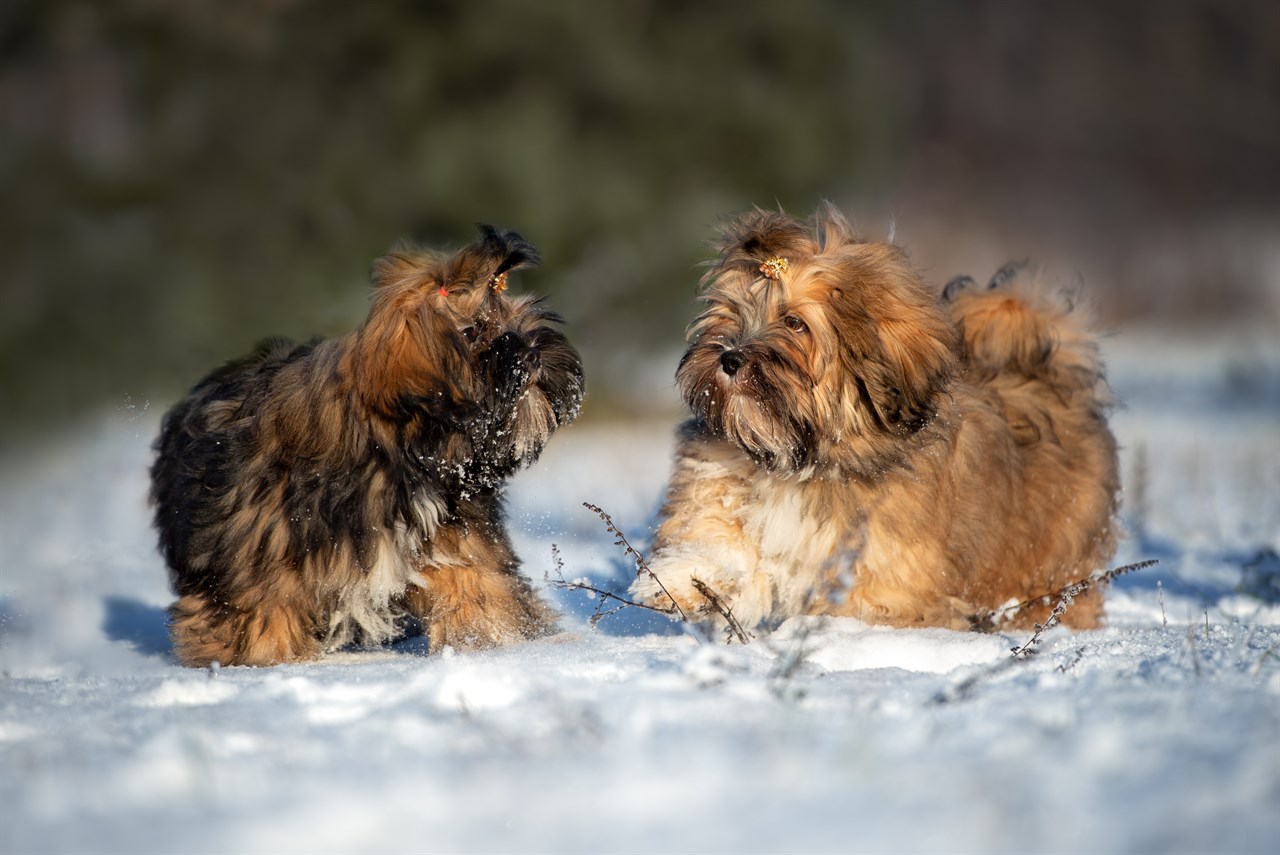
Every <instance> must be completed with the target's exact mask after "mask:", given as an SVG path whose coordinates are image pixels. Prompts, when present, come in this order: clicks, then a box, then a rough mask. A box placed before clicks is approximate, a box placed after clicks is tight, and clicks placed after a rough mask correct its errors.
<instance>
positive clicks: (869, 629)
mask: <svg viewBox="0 0 1280 855" xmlns="http://www.w3.org/2000/svg"><path fill="white" fill-rule="evenodd" d="M771 640H772V641H773V642H774V643H776V644H788V643H802V644H804V645H805V647H806V648H807V649H808V650H809V653H808V654H807V656H806V657H805V658H806V661H808V662H812V663H814V664H815V665H819V666H821V667H823V668H825V669H826V670H828V671H861V670H865V669H868V668H901V669H902V670H904V671H919V672H923V673H930V674H945V673H947V672H949V671H953V670H955V669H956V668H961V667H963V666H966V665H979V664H984V663H987V662H995V661H997V660H998V659H1000V658H1001V657H1003V656H1008V655H1009V646H1010V645H1009V640H1008V639H1007V638H1005V637H1003V636H1000V635H984V634H981V633H976V632H953V631H952V630H947V629H893V628H890V627H884V626H869V625H867V624H865V623H863V622H862V621H859V620H855V619H853V618H820V617H796V618H791V619H790V620H788V621H786V622H784V623H783V624H782V626H780V627H778V629H777V631H776V632H775V633H773V635H772V637H771Z"/></svg>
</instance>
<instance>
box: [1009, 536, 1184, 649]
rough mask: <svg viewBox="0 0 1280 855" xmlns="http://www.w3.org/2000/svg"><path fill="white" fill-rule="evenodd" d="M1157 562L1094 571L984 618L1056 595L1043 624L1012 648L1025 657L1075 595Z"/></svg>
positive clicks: (1152, 560)
mask: <svg viewBox="0 0 1280 855" xmlns="http://www.w3.org/2000/svg"><path fill="white" fill-rule="evenodd" d="M1158 563H1160V562H1158V561H1156V560H1154V559H1149V560H1147V561H1137V562H1135V563H1133V564H1125V565H1123V566H1121V567H1114V568H1112V569H1110V570H1106V571H1104V572H1102V573H1094V574H1093V575H1092V576H1090V577H1089V578H1088V579H1081V580H1080V581H1078V582H1072V583H1071V584H1070V585H1067V586H1065V587H1063V588H1059V589H1058V590H1057V591H1055V592H1054V593H1052V594H1048V595H1046V596H1043V597H1035V598H1033V599H1030V600H1026V601H1024V602H1021V603H1018V604H1017V605H1015V606H1007V607H1005V608H1003V609H996V610H995V611H993V612H990V613H988V615H987V616H986V619H987V620H990V619H991V618H992V617H994V616H995V615H998V614H1001V613H1002V612H1006V611H1012V610H1016V609H1020V608H1023V607H1025V606H1029V605H1033V604H1035V603H1038V602H1041V601H1042V600H1045V599H1048V598H1050V597H1054V596H1057V597H1058V602H1057V603H1055V604H1054V606H1053V611H1051V612H1050V613H1049V618H1048V619H1047V620H1046V621H1045V622H1044V623H1043V624H1036V629H1035V632H1034V633H1033V634H1032V636H1031V638H1029V639H1027V642H1026V643H1025V644H1023V645H1022V646H1020V647H1015V648H1013V657H1014V658H1015V659H1025V658H1027V657H1028V656H1030V655H1031V654H1032V653H1034V652H1035V648H1036V645H1038V644H1039V643H1040V636H1041V635H1043V634H1044V633H1046V632H1048V631H1049V630H1051V629H1053V628H1054V627H1055V626H1057V625H1058V623H1059V622H1060V621H1061V620H1062V616H1063V615H1064V614H1066V613H1067V609H1068V608H1069V607H1070V606H1071V604H1072V603H1073V602H1075V598H1076V597H1078V596H1080V595H1081V594H1083V593H1084V592H1085V591H1087V590H1089V588H1092V587H1094V586H1095V585H1104V584H1106V583H1108V582H1110V581H1111V580H1113V579H1115V578H1116V577H1117V576H1123V575H1125V574H1126V573H1132V572H1134V571H1135V570H1143V569H1145V568H1147V567H1152V566H1154V565H1156V564H1158Z"/></svg>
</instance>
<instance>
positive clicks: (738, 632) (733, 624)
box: [692, 579, 751, 644]
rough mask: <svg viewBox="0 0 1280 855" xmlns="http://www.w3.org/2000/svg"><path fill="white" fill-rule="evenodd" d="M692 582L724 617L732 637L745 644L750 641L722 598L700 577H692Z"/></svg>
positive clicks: (695, 588)
mask: <svg viewBox="0 0 1280 855" xmlns="http://www.w3.org/2000/svg"><path fill="white" fill-rule="evenodd" d="M692 582H693V587H694V590H696V591H697V592H698V593H699V594H701V595H702V596H703V597H705V598H706V600H707V602H708V603H710V604H711V607H712V608H713V609H715V610H716V611H717V612H719V613H720V616H721V617H723V618H724V619H725V622H726V623H727V624H728V630H729V632H730V633H731V634H732V635H733V637H735V638H737V639H738V642H739V643H741V644H746V643H747V642H748V641H750V640H751V637H750V636H748V635H747V633H746V632H745V631H744V630H743V629H742V624H740V623H738V619H737V618H736V617H734V616H733V612H732V611H731V610H730V609H729V606H728V605H726V604H725V602H724V600H722V599H720V595H719V594H717V593H716V592H715V591H713V590H711V586H709V585H708V584H707V583H706V582H703V581H702V580H701V579H693V580H692Z"/></svg>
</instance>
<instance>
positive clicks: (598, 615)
mask: <svg viewBox="0 0 1280 855" xmlns="http://www.w3.org/2000/svg"><path fill="white" fill-rule="evenodd" d="M551 560H552V561H553V562H554V563H555V569H556V578H554V579H551V578H550V577H548V579H547V581H549V582H550V583H551V584H552V585H554V586H555V587H557V588H559V589H561V590H564V591H586V592H587V593H588V594H591V595H592V596H593V597H599V598H600V601H599V602H598V603H597V604H596V610H595V613H594V614H592V615H591V617H590V619H589V621H588V622H589V623H590V624H591V625H592V626H595V625H596V624H598V623H599V622H600V620H601V619H602V618H606V617H608V616H609V615H614V614H617V613H618V612H620V611H622V610H623V609H624V608H627V607H631V608H637V609H648V610H649V611H651V612H657V613H658V614H660V615H666V616H667V617H673V616H674V615H675V614H676V611H677V607H676V606H674V605H672V606H668V607H666V608H663V607H662V606H651V605H649V604H648V603H637V602H635V601H634V600H628V599H627V598H626V597H620V596H618V595H617V594H615V593H613V592H612V591H606V590H604V589H603V588H597V587H596V586H595V585H590V584H588V583H586V582H577V581H574V582H571V581H569V580H568V579H565V578H564V562H563V561H562V560H561V559H560V548H559V547H558V546H556V544H554V543H553V544H551ZM610 600H612V601H613V602H616V603H617V604H618V606H617V608H612V609H606V608H605V607H604V606H605V603H607V602H609V601H610Z"/></svg>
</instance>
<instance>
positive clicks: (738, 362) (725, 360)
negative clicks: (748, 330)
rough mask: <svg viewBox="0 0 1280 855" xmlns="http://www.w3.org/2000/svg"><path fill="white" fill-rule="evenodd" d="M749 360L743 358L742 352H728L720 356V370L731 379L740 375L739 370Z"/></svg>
mask: <svg viewBox="0 0 1280 855" xmlns="http://www.w3.org/2000/svg"><path fill="white" fill-rule="evenodd" d="M746 361H747V360H746V359H745V358H744V357H743V355H742V353H741V351H737V350H726V351H725V352H724V353H722V354H720V368H721V369H723V370H724V373H725V374H728V375H729V376H730V377H732V376H733V375H735V374H737V373H738V369H739V368H741V367H742V365H743V363H745V362H746Z"/></svg>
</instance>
